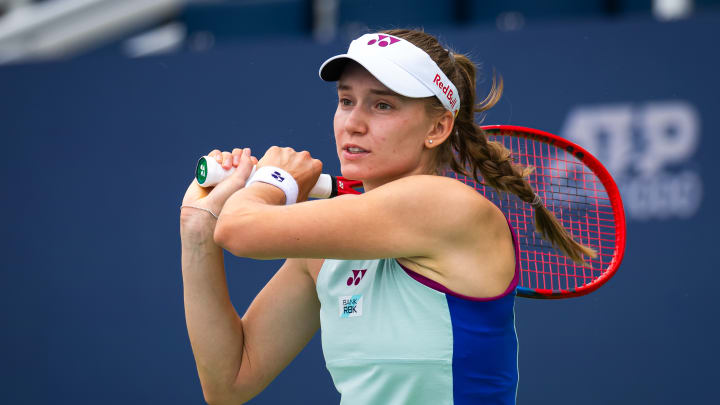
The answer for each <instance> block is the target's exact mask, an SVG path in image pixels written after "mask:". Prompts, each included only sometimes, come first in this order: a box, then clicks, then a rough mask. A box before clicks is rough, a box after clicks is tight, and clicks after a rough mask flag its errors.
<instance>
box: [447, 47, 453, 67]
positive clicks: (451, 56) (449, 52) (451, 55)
mask: <svg viewBox="0 0 720 405" xmlns="http://www.w3.org/2000/svg"><path fill="white" fill-rule="evenodd" d="M446 51H447V53H448V57H449V58H450V61H452V63H453V65H454V64H455V55H453V53H452V51H451V50H449V49H446Z"/></svg>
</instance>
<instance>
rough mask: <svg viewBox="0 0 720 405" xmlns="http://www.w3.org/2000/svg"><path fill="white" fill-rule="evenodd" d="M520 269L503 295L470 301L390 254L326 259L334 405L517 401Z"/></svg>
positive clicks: (324, 313) (325, 314)
mask: <svg viewBox="0 0 720 405" xmlns="http://www.w3.org/2000/svg"><path fill="white" fill-rule="evenodd" d="M513 239H514V235H513ZM515 251H516V254H517V251H518V249H517V245H516V249H515ZM516 263H517V260H516ZM517 270H518V269H517V265H516V272H515V279H514V280H513V282H512V283H511V285H510V286H508V289H507V291H506V292H505V293H504V294H502V295H501V296H498V297H493V298H487V299H477V298H471V297H465V296H462V295H460V294H456V293H454V292H452V291H450V290H448V289H446V288H444V287H443V286H442V285H440V284H437V283H435V282H433V281H432V280H429V279H427V278H425V277H423V276H421V275H419V274H417V273H414V272H412V271H411V270H409V269H406V268H404V267H403V266H402V265H400V263H399V262H398V261H397V260H395V259H379V260H330V259H327V260H325V262H324V263H323V266H322V268H321V270H320V273H319V275H318V279H317V285H316V287H317V293H318V297H319V299H320V304H321V309H320V323H321V337H322V349H323V354H324V356H325V361H326V365H327V368H328V370H329V372H330V375H331V376H332V379H333V382H334V383H335V387H336V388H337V390H338V391H339V392H340V394H341V398H342V399H341V402H340V403H341V405H368V404H393V405H397V404H413V405H423V404H427V405H442V404H514V403H515V395H516V390H517V381H518V372H517V336H516V334H515V318H514V297H515V293H514V290H515V287H516V286H517V281H518V271H517Z"/></svg>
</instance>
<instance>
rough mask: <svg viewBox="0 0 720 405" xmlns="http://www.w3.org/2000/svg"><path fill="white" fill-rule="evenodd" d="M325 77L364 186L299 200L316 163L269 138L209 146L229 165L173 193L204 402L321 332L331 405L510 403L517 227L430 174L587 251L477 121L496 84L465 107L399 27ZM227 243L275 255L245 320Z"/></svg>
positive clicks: (459, 64) (271, 369)
mask: <svg viewBox="0 0 720 405" xmlns="http://www.w3.org/2000/svg"><path fill="white" fill-rule="evenodd" d="M320 77H321V78H322V79H323V80H326V81H337V91H338V105H337V110H336V112H335V119H334V132H335V141H336V145H337V152H338V156H339V158H340V163H341V166H342V174H343V176H345V177H347V178H352V179H358V180H362V182H363V185H364V189H365V193H364V194H362V195H357V196H342V197H338V198H334V199H330V200H317V201H311V202H304V201H305V200H306V199H307V195H308V192H309V190H310V188H311V187H312V186H313V185H314V184H315V181H316V180H317V179H318V176H319V175H320V172H321V169H322V164H321V162H320V161H318V160H315V159H313V158H312V157H311V156H310V154H309V153H308V152H295V151H294V150H292V149H290V148H278V147H273V148H270V149H269V150H268V151H267V152H266V153H265V155H264V156H263V157H262V159H260V161H259V162H258V161H257V160H256V159H255V158H254V157H252V156H251V153H250V150H249V149H244V150H241V149H235V150H234V151H233V152H220V151H218V150H216V151H213V152H211V154H210V156H212V157H214V158H216V159H217V160H218V162H220V163H221V164H222V165H223V166H224V167H225V168H226V169H227V168H230V167H233V166H234V167H237V169H236V170H235V172H234V173H233V175H232V176H230V177H229V178H228V179H226V180H224V181H223V182H221V183H220V184H219V185H217V186H216V187H215V188H214V189H212V190H211V191H209V192H208V190H206V189H203V188H201V187H199V186H198V185H197V183H195V182H193V184H191V185H190V187H189V188H188V190H187V193H186V195H185V198H184V200H183V207H184V208H183V209H182V210H181V236H182V267H183V281H184V289H185V291H184V293H185V310H186V317H187V326H188V331H189V335H190V341H191V343H192V348H193V352H194V356H195V360H196V363H197V368H198V372H199V376H200V381H201V384H202V388H203V392H204V394H205V398H206V400H207V401H208V402H209V403H211V404H215V403H217V404H225V403H233V404H237V403H242V402H245V401H247V400H249V399H250V398H252V397H253V396H255V395H257V394H258V393H259V392H260V391H262V390H263V389H264V388H265V387H266V386H267V385H268V384H269V383H270V382H271V381H272V380H273V378H275V376H277V375H278V374H279V373H280V371H281V370H282V369H283V368H284V367H285V366H287V365H288V363H290V361H291V360H292V359H293V358H294V357H295V356H296V355H297V354H298V352H299V351H300V350H301V349H302V348H303V347H304V346H305V345H306V344H307V342H308V341H309V340H310V338H311V337H312V336H313V334H314V333H315V332H316V331H317V329H318V328H321V334H322V348H323V352H324V355H325V360H326V364H327V368H328V370H329V371H330V374H331V375H332V378H333V381H334V383H335V386H336V387H337V389H338V391H339V392H340V393H341V395H342V401H341V403H342V404H414V405H416V404H432V405H438V404H513V403H515V396H516V388H517V382H518V370H517V338H516V334H515V324H514V312H513V311H514V309H513V308H514V298H515V294H514V289H515V286H516V285H517V282H518V268H517V262H518V260H517V257H516V255H517V248H516V243H514V236H513V232H512V230H511V229H510V227H509V225H508V222H507V220H506V219H505V217H504V216H503V214H502V213H501V212H500V210H499V209H498V208H497V207H495V206H494V205H493V204H492V203H490V202H488V201H487V200H486V199H485V198H484V197H482V196H481V195H480V194H478V193H477V192H475V191H474V190H473V189H472V188H470V187H468V186H466V185H464V184H462V183H461V182H459V181H457V180H454V179H450V178H447V177H444V176H441V175H438V174H441V173H442V172H443V170H445V169H452V170H455V171H458V172H463V171H465V170H466V169H465V168H469V170H468V172H469V173H470V174H471V175H475V176H477V175H478V174H481V175H482V177H483V179H484V181H485V182H486V184H489V185H491V186H493V187H495V188H497V189H498V190H502V191H505V192H510V193H513V194H516V195H518V196H519V197H520V198H521V199H522V200H524V201H526V202H528V203H532V204H533V206H534V207H535V211H536V212H535V215H536V216H537V219H538V221H539V222H541V223H543V224H545V226H544V228H542V229H544V233H545V234H546V235H547V237H548V238H549V239H550V240H551V241H552V242H553V243H555V244H557V245H558V246H559V247H560V248H561V249H563V250H564V251H565V252H566V253H567V254H568V255H569V256H571V257H573V258H576V259H577V258H581V257H582V254H587V253H588V252H589V251H588V250H587V249H586V248H584V247H583V246H581V245H579V244H577V243H575V242H574V241H573V240H572V238H571V237H570V236H568V234H567V233H566V231H565V230H564V229H563V228H562V227H561V226H560V225H559V224H558V223H557V221H556V220H555V219H554V218H553V217H552V214H551V213H549V212H548V211H547V210H546V209H545V208H544V207H543V206H542V203H541V202H540V201H539V199H538V198H537V197H536V195H535V193H534V192H533V190H532V189H531V188H530V186H529V184H528V183H527V181H525V180H524V176H525V175H527V174H528V173H527V170H525V169H523V168H519V167H516V166H514V165H513V164H512V163H511V162H510V157H509V156H510V155H509V152H508V151H507V150H506V149H505V148H503V147H502V146H501V145H499V144H496V143H492V142H488V141H487V139H486V137H485V135H484V134H483V132H482V131H481V130H480V129H479V127H478V126H477V124H476V123H475V122H474V118H475V114H476V113H478V112H482V111H485V110H487V109H489V108H490V107H492V106H493V105H494V104H495V103H496V102H497V101H498V99H499V97H500V94H501V92H502V82H499V83H496V82H495V81H493V88H492V90H491V92H490V94H489V95H488V96H487V97H486V98H485V99H484V100H483V101H482V102H480V103H477V104H476V100H475V66H474V65H473V63H472V62H471V61H470V60H469V59H468V58H466V57H465V56H462V55H459V54H454V53H452V52H450V51H448V50H446V49H444V48H443V46H441V45H440V44H439V43H438V41H437V40H436V39H435V38H433V37H432V36H430V35H428V34H426V33H423V32H419V31H409V30H392V31H387V32H383V33H378V34H367V35H363V36H361V37H360V38H358V39H356V40H354V41H353V42H352V43H351V44H350V47H349V49H348V52H347V53H346V54H343V55H338V56H335V57H333V58H330V59H328V60H327V61H326V62H325V63H324V64H323V65H322V67H321V68H320ZM254 164H257V171H256V173H255V174H254V175H253V177H252V178H251V179H250V180H249V181H248V176H249V175H250V173H251V170H252V166H253V165H254ZM295 202H298V203H295ZM300 202H302V203H300ZM205 211H206V212H205ZM218 214H219V218H217V219H216V218H215V216H216V215H218ZM222 249H226V250H228V251H230V252H232V253H233V254H235V255H236V256H241V257H250V258H257V259H271V258H288V259H287V260H286V261H285V263H284V264H283V266H282V267H281V268H280V269H279V270H278V272H277V273H276V274H275V275H274V277H273V278H272V279H271V280H270V281H269V282H268V284H267V285H266V286H265V287H264V288H263V289H262V291H261V292H260V293H259V294H258V296H257V297H256V298H255V300H254V301H253V303H252V304H251V305H250V307H249V308H248V310H247V312H246V313H245V315H244V316H243V317H239V316H238V314H237V313H236V312H235V310H234V309H233V306H232V304H231V302H230V298H229V296H228V289H227V286H226V283H225V274H224V264H223V256H222ZM580 260H581V259H580Z"/></svg>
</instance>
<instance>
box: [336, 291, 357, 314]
mask: <svg viewBox="0 0 720 405" xmlns="http://www.w3.org/2000/svg"><path fill="white" fill-rule="evenodd" d="M338 303H339V304H340V318H353V317H356V316H361V315H362V303H363V299H362V294H357V295H348V296H345V297H340V298H339V299H338Z"/></svg>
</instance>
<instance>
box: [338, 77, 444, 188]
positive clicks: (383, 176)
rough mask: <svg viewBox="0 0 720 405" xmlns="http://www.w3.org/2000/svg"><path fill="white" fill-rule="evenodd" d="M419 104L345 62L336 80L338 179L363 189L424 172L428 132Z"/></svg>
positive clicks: (427, 160)
mask: <svg viewBox="0 0 720 405" xmlns="http://www.w3.org/2000/svg"><path fill="white" fill-rule="evenodd" d="M433 121H434V120H432V119H431V117H429V116H428V114H427V112H426V108H425V101H424V99H421V98H420V99H418V98H408V97H404V96H401V95H399V94H397V93H395V92H393V91H391V90H390V89H388V88H387V87H385V86H384V85H383V84H382V83H380V82H379V81H378V80H377V79H376V78H375V77H374V76H372V75H371V74H370V73H369V72H368V71H367V70H365V68H363V67H362V66H360V65H358V64H356V63H350V64H348V65H347V67H346V68H345V70H344V72H343V74H342V76H341V77H340V80H339V81H338V106H337V110H336V111H335V120H334V128H335V144H336V146H337V152H338V156H339V158H340V164H341V167H342V174H343V176H345V177H347V178H350V179H354V180H362V181H363V183H364V185H365V190H366V191H368V190H370V189H372V188H375V187H377V186H380V185H382V184H384V183H387V182H390V181H392V180H396V179H398V178H401V177H405V176H409V175H411V174H421V173H427V172H428V171H429V170H428V169H429V164H430V160H431V159H430V158H431V155H430V150H429V149H426V148H425V146H424V145H425V140H426V138H427V136H428V134H429V133H430V131H431V130H432V128H433V125H434V122H433Z"/></svg>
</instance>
